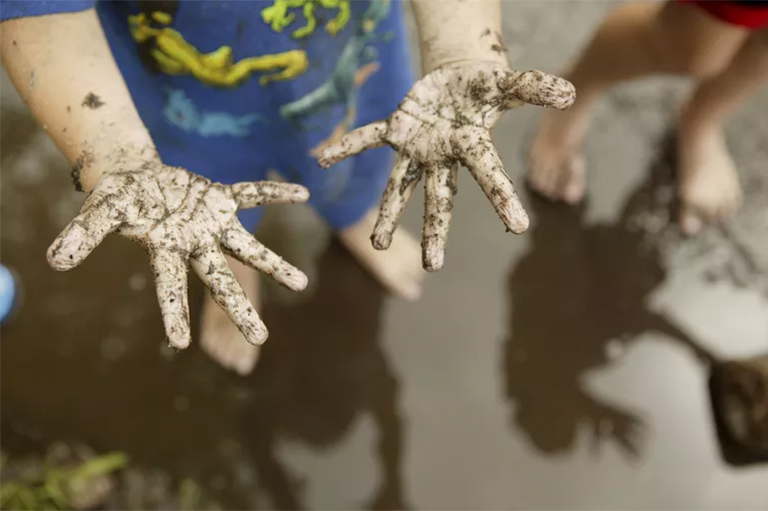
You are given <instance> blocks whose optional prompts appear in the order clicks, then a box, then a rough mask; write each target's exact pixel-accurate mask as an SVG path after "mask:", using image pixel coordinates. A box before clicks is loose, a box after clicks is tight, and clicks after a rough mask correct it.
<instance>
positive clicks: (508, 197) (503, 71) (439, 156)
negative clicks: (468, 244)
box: [319, 62, 576, 271]
mask: <svg viewBox="0 0 768 511" xmlns="http://www.w3.org/2000/svg"><path fill="white" fill-rule="evenodd" d="M575 97H576V94H575V91H574V88H573V85H571V83H570V82H568V81H566V80H563V79H562V78H558V77H556V76H552V75H548V74H546V73H543V72H541V71H525V72H519V71H511V70H509V69H508V68H506V67H505V66H503V65H500V64H495V63H489V62H476V63H463V64H456V65H452V66H446V67H443V68H439V69H437V70H435V71H433V72H431V73H429V74H428V75H427V76H425V77H424V78H423V79H421V80H420V81H419V82H418V83H416V85H415V86H414V87H413V89H411V91H410V92H409V93H408V95H407V96H406V98H405V100H404V101H403V102H402V103H401V104H400V107H399V108H398V110H397V111H396V112H395V113H394V114H392V115H391V116H390V117H389V118H388V119H387V120H383V121H378V122H375V123H372V124H369V125H367V126H363V127H362V128H359V129H357V130H354V131H352V132H350V133H348V134H347V135H345V136H344V137H343V138H342V139H341V140H340V141H339V142H337V143H335V144H332V145H330V146H328V147H327V148H326V149H325V150H324V151H323V152H322V153H321V154H320V158H319V161H320V165H321V166H323V167H328V166H330V165H333V164H334V163H336V162H338V161H340V160H343V159H344V158H347V157H349V156H353V155H355V154H358V153H360V152H362V151H364V150H366V149H370V148H374V147H380V146H383V145H386V144H389V145H390V146H392V147H393V148H394V149H395V150H396V151H397V152H398V153H399V158H398V160H397V162H396V163H395V167H394V169H393V170H392V174H391V177H390V179H389V183H388V185H387V188H386V191H385V192H384V196H383V199H382V201H381V209H380V211H379V218H378V221H377V222H376V226H375V228H374V231H373V235H372V237H371V240H372V242H373V246H374V247H376V248H377V249H380V250H384V249H386V248H387V247H389V244H390V242H391V241H392V234H393V233H394V231H395V229H396V228H397V223H398V220H399V218H400V215H401V214H402V212H403V209H404V207H405V203H406V202H407V201H408V199H409V197H410V196H411V193H412V192H413V189H414V188H415V186H416V183H417V182H418V181H419V180H420V179H421V178H422V176H424V175H426V186H425V195H426V196H425V215H424V228H423V232H422V254H423V263H424V268H425V269H426V270H429V271H436V270H439V269H440V268H441V267H442V266H443V259H444V252H445V242H446V238H447V236H448V226H449V222H450V219H451V210H452V208H453V196H454V195H455V193H456V173H457V169H458V167H459V165H463V166H465V167H467V169H469V172H470V173H471V174H472V176H473V177H474V178H475V180H476V181H477V183H478V184H479V185H480V187H481V188H482V189H483V192H485V195H486V196H487V197H488V200H489V201H490V202H491V204H493V207H494V209H495V210H496V213H497V214H498V215H499V217H500V218H501V219H502V221H503V222H504V224H505V225H506V226H507V229H509V230H510V231H512V232H514V233H517V234H519V233H522V232H525V230H526V229H527V228H528V216H527V215H526V213H525V210H524V209H523V206H522V205H521V204H520V201H519V199H518V198H517V194H516V193H515V189H514V187H513V186H512V182H511V181H510V179H509V176H507V173H506V172H505V171H504V166H503V165H502V162H501V159H500V158H499V155H498V154H497V152H496V149H495V148H494V146H493V142H492V141H491V134H490V129H491V128H492V127H493V126H494V124H495V123H496V121H497V120H498V119H499V117H501V114H502V113H503V112H504V111H505V110H508V109H510V108H514V107H517V106H520V105H522V104H524V103H530V104H532V105H539V106H548V107H554V108H558V109H566V108H568V107H569V106H570V105H571V104H572V103H573V101H574V99H575Z"/></svg>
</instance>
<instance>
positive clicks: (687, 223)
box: [680, 207, 704, 236]
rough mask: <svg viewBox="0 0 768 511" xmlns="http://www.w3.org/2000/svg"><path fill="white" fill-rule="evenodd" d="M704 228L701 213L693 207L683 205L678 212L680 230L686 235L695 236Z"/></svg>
mask: <svg viewBox="0 0 768 511" xmlns="http://www.w3.org/2000/svg"><path fill="white" fill-rule="evenodd" d="M703 228H704V221H703V219H702V217H701V215H700V214H699V213H698V212H696V211H695V210H694V209H693V208H690V207H685V208H683V210H682V211H681V213H680V230H682V231H683V234H685V235H686V236H695V235H697V234H699V233H700V232H701V230H702V229H703Z"/></svg>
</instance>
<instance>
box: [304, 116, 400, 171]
mask: <svg viewBox="0 0 768 511" xmlns="http://www.w3.org/2000/svg"><path fill="white" fill-rule="evenodd" d="M386 134H387V121H376V122H373V123H371V124H368V125H366V126H363V127H361V128H358V129H356V130H353V131H350V132H349V133H347V134H346V135H344V136H343V137H341V140H339V141H338V142H336V143H333V144H330V145H328V146H327V147H326V148H325V149H323V150H322V151H321V152H320V157H319V158H318V162H319V163H320V166H321V167H323V168H328V167H330V166H331V165H333V164H334V163H338V162H340V161H341V160H343V159H345V158H349V157H350V156H355V155H356V154H360V153H361V152H363V151H365V150H366V149H375V148H377V147H382V146H383V145H385V144H386V140H385V136H386Z"/></svg>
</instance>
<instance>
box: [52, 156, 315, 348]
mask: <svg viewBox="0 0 768 511" xmlns="http://www.w3.org/2000/svg"><path fill="white" fill-rule="evenodd" d="M308 197H309V193H308V192H307V190H306V189H305V188H304V187H302V186H299V185H293V184H286V183H274V182H268V181H262V182H254V183H237V184H234V185H231V186H226V185H222V184H217V183H212V182H211V181H209V180H208V179H205V178H204V177H202V176H199V175H197V174H192V173H191V172H188V171H186V170H184V169H181V168H175V167H168V166H165V165H162V164H160V163H151V164H145V165H144V167H143V168H142V169H140V170H137V171H131V172H115V173H108V174H105V175H104V176H103V177H102V178H101V180H100V181H99V183H98V184H97V185H96V187H95V188H94V190H93V192H92V193H91V194H90V195H89V196H88V198H87V199H86V201H85V204H84V205H83V208H82V210H81V213H80V215H78V216H77V217H76V218H75V219H74V220H73V221H72V222H71V223H70V224H69V225H68V226H67V227H66V228H65V229H64V231H63V232H62V233H61V234H60V235H59V236H58V238H56V241H54V243H53V244H52V245H51V247H50V248H49V249H48V262H49V263H50V265H51V266H52V267H53V268H54V269H57V270H69V269H71V268H74V267H75V266H77V265H79V264H80V263H81V262H83V260H84V259H85V258H86V257H87V256H88V254H90V253H91V251H92V250H93V249H94V248H96V246H97V245H98V244H99V243H101V242H102V240H103V239H104V238H105V237H106V236H107V234H109V233H112V232H117V233H118V234H121V235H123V236H125V237H127V238H129V239H132V240H135V241H138V242H139V243H141V244H142V245H143V246H144V247H145V248H146V250H147V252H148V253H149V256H150V258H151V264H152V272H153V274H154V276H155V287H156V289H157V298H158V300H159V302H160V309H161V310H162V314H163V322H164V324H165V331H166V335H167V336H168V340H169V341H170V344H171V346H173V347H175V348H185V347H187V346H188V345H189V343H190V330H189V305H188V299H187V273H188V265H189V264H191V265H192V268H193V269H194V270H195V272H196V273H197V274H198V275H199V276H200V279H201V280H202V281H203V282H204V283H205V285H206V286H207V287H208V289H209V290H210V292H211V295H212V296H213V298H214V300H215V301H216V302H217V303H218V304H219V305H220V306H221V307H222V309H224V310H225V311H226V312H227V314H228V315H229V317H230V318H231V319H232V321H233V322H234V323H235V324H236V325H237V327H238V328H239V329H240V331H241V332H242V333H243V335H244V336H245V338H246V339H247V340H248V342H250V343H252V344H261V343H262V342H264V340H265V339H266V338H267V335H268V334H267V329H266V327H265V326H264V323H262V321H261V319H260V318H259V316H258V314H257V313H256V311H255V310H254V308H253V307H252V306H251V304H250V303H249V302H248V299H247V298H246V296H245V293H244V292H243V290H242V289H241V287H240V285H239V284H238V283H237V281H236V280H235V278H234V276H233V275H232V272H231V271H230V269H229V267H228V266H227V263H226V260H225V258H224V253H227V254H230V255H232V256H233V257H235V258H237V259H239V260H240V261H242V262H243V263H245V264H247V265H248V266H250V267H252V268H254V269H256V270H259V271H261V272H263V273H266V274H267V275H269V276H271V277H272V278H274V279H275V280H276V281H277V282H279V283H280V284H282V285H284V286H286V287H288V288H290V289H292V290H294V291H301V290H302V289H304V287H305V286H306V285H307V277H306V276H305V275H304V274H303V273H302V272H301V271H299V270H298V269H296V268H294V267H293V266H291V265H290V264H288V263H286V262H285V261H283V260H282V259H281V258H280V257H279V256H277V255H276V254H275V253H273V252H272V251H270V250H269V249H267V248H266V247H264V246H263V245H262V244H260V243H259V242H258V241H256V240H255V239H254V238H253V236H251V234H250V233H249V232H248V231H247V230H246V229H245V228H244V227H243V226H242V225H241V224H240V222H239V221H238V219H237V210H238V209H246V208H253V207H256V206H260V205H262V204H267V203H293V202H304V201H306V200H307V198H308Z"/></svg>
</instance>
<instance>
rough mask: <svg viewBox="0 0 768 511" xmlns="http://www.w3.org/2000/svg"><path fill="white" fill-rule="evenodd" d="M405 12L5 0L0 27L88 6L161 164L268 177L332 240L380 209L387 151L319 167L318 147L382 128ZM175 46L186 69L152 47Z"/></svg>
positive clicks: (403, 82)
mask: <svg viewBox="0 0 768 511" xmlns="http://www.w3.org/2000/svg"><path fill="white" fill-rule="evenodd" d="M401 4H402V1H401V0H365V1H361V0H304V1H303V2H302V1H300V0H290V1H287V0H269V1H265V0H251V1H238V0H231V1H216V2H207V1H191V0H190V1H185V0H182V1H173V0H170V1H169V0H166V1H163V2H137V1H120V0H104V1H99V2H94V1H92V0H90V1H89V0H85V1H72V0H51V1H46V0H0V19H3V20H5V19H10V18H17V17H24V16H37V15H43V14H55V13H64V12H76V11H83V10H86V9H89V8H92V7H93V6H94V5H95V6H96V10H97V13H98V15H99V18H100V20H101V23H102V26H103V27H104V31H105V34H106V36H107V39H108V41H109V44H110V47H111V49H112V53H113V55H114V56H115V60H116V61H117V64H118V66H119V68H120V70H121V72H122V74H123V76H124V78H125V81H126V83H127V85H128V88H129V89H130V92H131V95H132V96H133V100H134V103H135V104H136V107H137V109H138V111H139V114H140V115H141V117H142V119H143V121H144V123H145V124H146V126H147V128H148V129H149V131H150V133H151V134H152V137H153V139H154V141H155V144H156V145H157V148H158V151H159V153H160V156H161V158H162V159H163V161H164V162H165V163H166V164H169V165H175V166H181V167H185V168H187V169H189V170H190V171H192V172H196V173H198V174H202V175H204V176H206V177H208V178H210V179H212V180H214V181H220V182H223V183H233V182H237V181H254V180H262V179H266V177H267V172H268V170H275V171H277V173H278V174H280V175H281V176H283V177H284V178H285V179H286V180H288V181H291V182H295V183H301V184H303V185H305V186H307V188H309V190H310V194H311V198H310V204H311V205H312V206H314V208H315V209H316V210H317V211H318V213H319V214H320V215H321V216H322V217H323V218H324V219H325V220H326V221H327V222H328V223H329V224H330V225H331V227H333V228H335V229H340V228H343V227H347V226H349V225H351V224H354V223H355V222H357V220H359V219H360V218H361V217H362V216H363V214H364V213H365V212H366V211H367V210H368V209H370V208H371V207H372V206H373V205H374V204H375V203H376V202H377V201H378V200H379V199H380V197H381V194H382V192H383V190H384V187H385V186H386V182H387V179H388V176H389V172H390V170H391V164H392V156H393V152H392V151H391V150H390V149H389V148H381V149H375V150H371V151H366V152H364V153H363V154H361V155H359V156H357V157H355V158H351V159H349V160H346V161H344V162H341V163H339V164H337V165H335V166H334V167H333V168H331V169H329V170H322V169H320V168H319V166H318V165H317V161H316V158H315V156H314V152H315V151H314V149H316V148H317V147H318V146H319V145H320V144H321V143H323V142H326V141H328V140H329V139H331V138H332V135H334V134H335V135H336V136H338V135H340V134H342V133H344V132H346V131H350V130H351V129H354V128H355V127H359V126H362V125H365V124H368V123H370V122H373V121H376V120H379V119H383V118H386V117H388V116H389V115H390V114H391V113H392V112H393V111H394V110H395V109H396V108H397V105H398V104H399V103H400V101H401V100H402V99H403V98H404V97H405V95H406V94H407V92H408V90H409V89H410V87H411V85H412V83H413V73H412V65H411V60H410V55H409V44H408V40H407V37H406V32H405V27H404V22H403V16H402V14H403V13H402V5H401ZM158 9H164V10H162V11H161V10H158ZM178 37H181V38H183V41H182V45H181V46H184V47H185V48H186V49H187V51H188V52H191V53H187V54H185V56H183V57H184V58H182V57H179V55H175V54H173V53H172V52H171V53H167V50H166V49H165V48H167V46H165V45H163V44H161V43H162V42H163V41H169V40H172V41H174V42H178V39H173V38H178ZM158 41H160V43H158ZM185 45H186V46H185ZM177 46H178V45H177ZM190 55H191V57H190ZM185 58H186V60H185ZM270 59H271V62H268V61H269V60H270ZM302 59H304V60H303V61H302ZM188 62H195V63H196V64H194V65H189V64H188ZM302 62H305V65H304V64H302ZM303 66H305V67H303ZM244 70H245V71H244ZM286 72H287V75H286V76H283V77H282V78H285V79H280V78H281V73H286ZM233 77H239V78H238V79H234V78H233ZM93 87H94V89H93V93H94V94H96V95H98V84H97V83H94V85H93ZM71 107H72V108H86V107H83V106H81V105H71ZM260 213H261V211H260V210H259V209H255V210H248V211H244V212H242V213H241V220H242V221H243V223H244V224H245V225H246V227H249V228H251V227H253V226H254V224H255V223H256V221H257V220H258V218H259V217H260Z"/></svg>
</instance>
